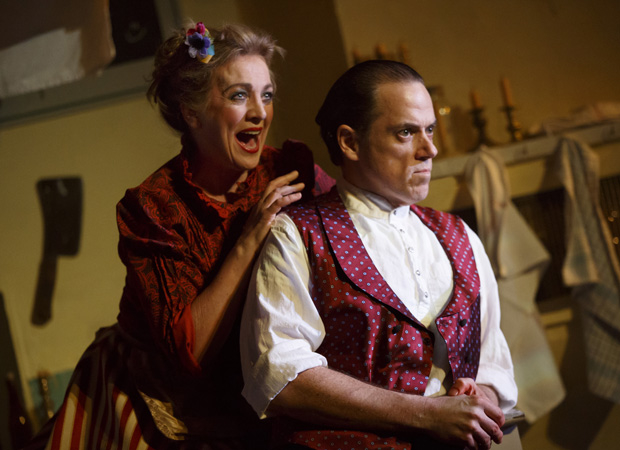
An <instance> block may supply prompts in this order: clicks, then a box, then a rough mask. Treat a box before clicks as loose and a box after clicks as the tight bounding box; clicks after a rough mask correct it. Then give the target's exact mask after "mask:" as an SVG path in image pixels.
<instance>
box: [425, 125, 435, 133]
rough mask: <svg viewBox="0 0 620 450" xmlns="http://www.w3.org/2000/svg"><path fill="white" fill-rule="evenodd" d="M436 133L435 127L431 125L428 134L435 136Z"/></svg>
mask: <svg viewBox="0 0 620 450" xmlns="http://www.w3.org/2000/svg"><path fill="white" fill-rule="evenodd" d="M434 131H435V125H431V126H430V127H428V128H427V129H426V133H427V134H433V133H434Z"/></svg>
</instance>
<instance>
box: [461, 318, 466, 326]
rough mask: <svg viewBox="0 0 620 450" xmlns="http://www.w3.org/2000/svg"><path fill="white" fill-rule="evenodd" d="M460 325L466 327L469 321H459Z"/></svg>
mask: <svg viewBox="0 0 620 450" xmlns="http://www.w3.org/2000/svg"><path fill="white" fill-rule="evenodd" d="M459 325H460V326H462V327H464V326H465V325H467V319H461V320H459Z"/></svg>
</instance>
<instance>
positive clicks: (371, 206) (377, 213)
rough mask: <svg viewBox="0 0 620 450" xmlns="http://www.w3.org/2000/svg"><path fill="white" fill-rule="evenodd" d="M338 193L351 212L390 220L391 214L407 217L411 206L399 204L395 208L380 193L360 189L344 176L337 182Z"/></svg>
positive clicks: (401, 217) (397, 216)
mask: <svg viewBox="0 0 620 450" xmlns="http://www.w3.org/2000/svg"><path fill="white" fill-rule="evenodd" d="M337 187H338V193H339V194H340V197H341V198H342V201H343V202H344V205H345V207H346V208H347V210H348V211H349V212H350V213H358V214H362V215H364V216H368V217H374V218H377V219H385V220H389V218H390V215H392V216H393V217H396V218H400V219H403V218H406V217H407V216H408V215H409V211H410V207H409V206H407V205H405V206H398V207H396V208H394V207H393V206H392V205H391V204H390V202H388V201H387V200H386V199H385V198H383V197H381V196H380V195H377V194H374V193H372V192H369V191H365V190H363V189H360V188H358V187H356V186H354V185H352V184H351V183H349V182H348V181H347V180H345V179H344V178H343V177H340V178H339V179H338V182H337Z"/></svg>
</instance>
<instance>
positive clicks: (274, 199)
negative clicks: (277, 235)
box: [238, 170, 304, 251]
mask: <svg viewBox="0 0 620 450" xmlns="http://www.w3.org/2000/svg"><path fill="white" fill-rule="evenodd" d="M298 176H299V172H297V171H296V170H294V171H292V172H289V173H287V174H286V175H282V176H281V177H278V178H276V179H274V180H272V181H271V182H270V183H269V184H268V185H267V187H266V188H265V191H264V192H263V195H262V196H261V198H260V200H259V201H258V203H256V205H254V208H252V211H251V212H250V216H249V217H248V220H247V222H246V224H245V227H244V229H243V232H242V233H241V236H240V237H239V241H238V242H240V243H242V244H246V245H248V246H249V248H251V249H252V250H253V251H257V250H258V249H259V248H260V246H261V245H262V243H263V241H264V240H265V237H266V236H267V233H268V232H269V227H270V226H271V223H272V222H273V220H274V219H275V217H276V215H277V214H278V213H279V212H280V210H281V209H282V208H284V207H286V206H288V205H290V204H291V203H293V202H296V201H297V200H299V199H301V191H302V190H303V188H304V183H297V184H290V183H291V182H292V181H294V180H295V179H296V178H297V177H298Z"/></svg>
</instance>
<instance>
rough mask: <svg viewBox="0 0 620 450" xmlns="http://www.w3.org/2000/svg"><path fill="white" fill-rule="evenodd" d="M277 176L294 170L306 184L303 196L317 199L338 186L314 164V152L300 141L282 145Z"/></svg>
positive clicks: (290, 141) (299, 179) (289, 141)
mask: <svg viewBox="0 0 620 450" xmlns="http://www.w3.org/2000/svg"><path fill="white" fill-rule="evenodd" d="M275 169H276V175H284V174H285V173H288V172H290V171H292V170H297V171H299V178H298V179H297V180H296V181H301V182H303V183H304V184H305V187H304V190H303V191H302V196H303V197H304V198H310V197H316V196H318V195H321V194H325V193H327V192H329V191H330V190H331V188H332V187H334V185H335V184H336V180H334V179H333V178H332V177H331V176H329V175H328V174H327V172H325V171H324V170H323V168H322V167H321V166H319V165H318V164H316V163H315V162H314V156H313V154H312V150H310V147H308V146H307V145H306V144H304V143H303V142H300V141H295V140H293V139H289V140H287V141H285V142H284V143H283V144H282V150H280V155H278V162H277V163H276V167H275Z"/></svg>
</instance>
